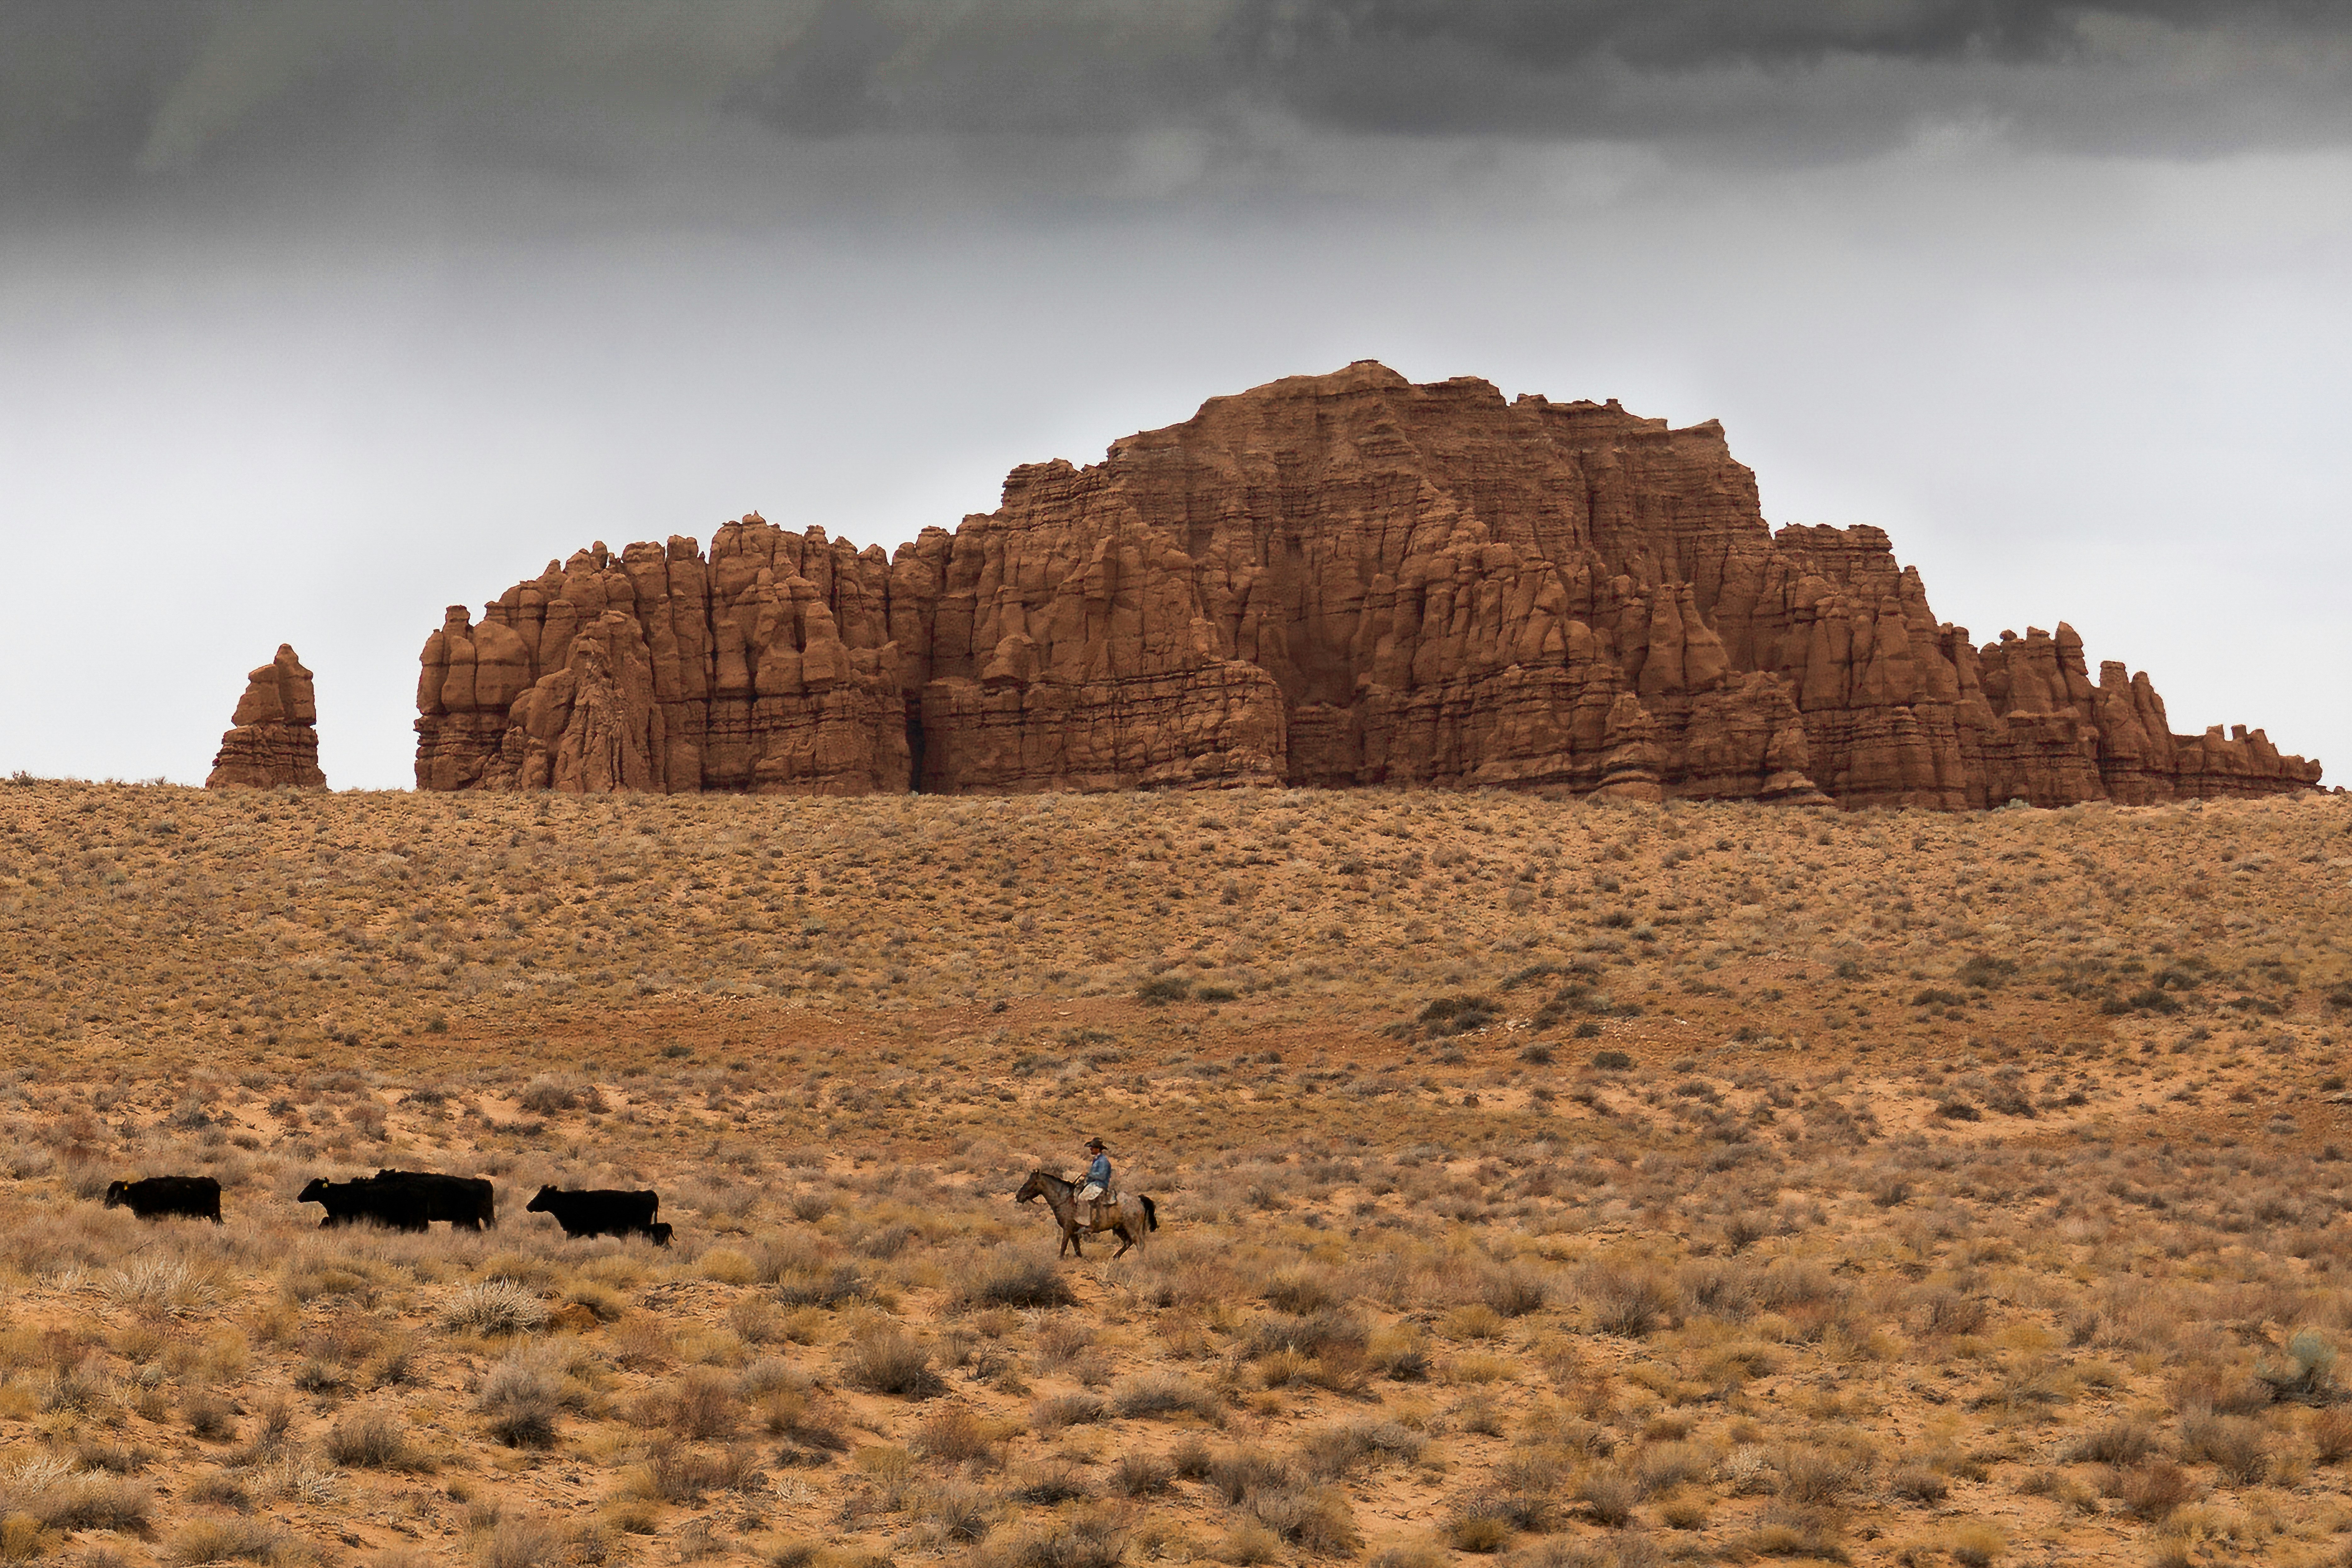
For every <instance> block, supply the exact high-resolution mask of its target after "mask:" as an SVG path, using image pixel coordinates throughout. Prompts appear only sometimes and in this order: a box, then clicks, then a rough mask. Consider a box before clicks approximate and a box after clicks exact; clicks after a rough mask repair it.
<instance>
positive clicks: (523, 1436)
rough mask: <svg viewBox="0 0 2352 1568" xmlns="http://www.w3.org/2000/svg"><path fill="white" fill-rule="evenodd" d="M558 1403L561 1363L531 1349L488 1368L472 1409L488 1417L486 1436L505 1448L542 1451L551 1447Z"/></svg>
mask: <svg viewBox="0 0 2352 1568" xmlns="http://www.w3.org/2000/svg"><path fill="white" fill-rule="evenodd" d="M562 1404H563V1373H562V1363H561V1361H560V1360H559V1359H558V1358H557V1357H556V1356H555V1355H553V1354H551V1353H550V1352H548V1351H547V1350H545V1349H532V1350H519V1351H516V1352H514V1353H512V1354H510V1355H509V1356H508V1357H507V1358H506V1359H505V1360H503V1361H501V1362H499V1363H498V1365H496V1366H494V1367H492V1368H491V1369H490V1375H489V1376H488V1377H487V1378H485V1379H484V1380H483V1382H482V1391H481V1394H479V1396H478V1397H477V1399H476V1400H475V1408H476V1409H477V1410H478V1411H480V1412H481V1413H482V1414H483V1415H487V1416H488V1417H489V1430H490V1436H493V1437H496V1438H497V1439H498V1440H499V1442H501V1443H504V1444H505V1445H506V1446H507V1447H509V1448H546V1447H552V1446H553V1445H554V1442H555V1415H556V1412H557V1411H558V1410H560V1409H561V1408H562Z"/></svg>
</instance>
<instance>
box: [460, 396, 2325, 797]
mask: <svg viewBox="0 0 2352 1568" xmlns="http://www.w3.org/2000/svg"><path fill="white" fill-rule="evenodd" d="M417 708H418V710H419V713H420V714H421V717H420V718H419V719H418V721H417V731H418V736H419V740H418V746H417V763H416V776H417V784H418V785H419V787H421V788H426V789H469V788H557V789H577V790H604V789H652V790H663V791H673V792H675V791H693V790H774V791H793V792H800V793H812V794H862V793H866V792H868V791H877V790H881V791H891V790H905V789H908V788H921V789H924V790H929V791H940V792H955V791H1000V792H1006V791H1024V790H1045V789H1129V788H1142V787H1152V786H1167V785H1202V784H1315V785H1326V786H1344V785H1349V784H1428V785H1435V786H1444V787H1467V786H1476V785H1505V786H1514V787H1551V788H1558V789H1561V790H1565V791H1572V792H1576V793H1602V794H1610V795H1626V796H1632V797H1636V798H1646V799H1657V798H1662V797H1665V796H1675V797H1717V798H1738V799H1768V800H1787V801H1795V802H1805V801H1816V802H1817V801H1821V800H1822V799H1824V798H1826V799H1831V800H1834V801H1836V802H1837V803H1839V804H1841V805H1848V806H1861V805H1910V806H1921V807H1929V808H1935V809H1941V810H1960V809H1966V808H1969V807H1979V806H1985V805H2000V804H2002V803H2003V802H2006V801H2008V800H2011V799H2022V800H2026V801H2029V802H2032V803H2033V804H2036V805H2067V804H2073V803H2075V802H2080V801H2086V800H2099V799H2113V800H2116V801H2118V802H2122V803H2125V804H2146V803H2149V802H2154V801H2160V800H2167V799H2171V798H2175V797H2181V796H2209V795H2253V794H2265V793H2271V792H2274V791H2279V790H2288V789H2300V788H2305V787H2308V786H2309V785H2311V784H2315V782H2316V781H2317V779H2318V776H2319V766H2318V764H2317V763H2308V762H2305V761H2304V760H2302V759H2300V758H2295V757H2283V756H2281V755H2280V754H2279V753H2278V752H2277V751H2276V750H2275V749H2273V747H2272V746H2271V744H2270V743H2269V742H2268V741H2267V740H2266V739H2265V738H2264V737H2263V733H2262V731H2253V732H2252V734H2248V733H2247V732H2246V731H2244V730H2243V729H2242V728H2241V729H2239V730H2236V731H2233V732H2232V733H2231V735H2229V736H2226V737H2225V736H2224V735H2222V734H2221V731H2220V730H2219V729H2218V728H2217V729H2215V730H2211V731H2207V733H2206V734H2204V735H2202V736H2199V737H2183V736H2176V735H2174V734H2172V733H2171V731H2170V730H2169V728H2168V724H2167V722H2166V720H2165V715H2164V704H2163V702H2162V700H2161V699H2159V698H2158V696H2157V694H2156V692H2155V691H2154V689H2152V688H2151V687H2150V686H2149V685H2148V682H2147V677H2146V676H2145V675H2140V676H2131V675H2129V674H2128V673H2127V672H2126V669H2125V668H2124V667H2123V666H2122V665H2119V664H2107V665H2105V666H2103V667H2102V668H2101V672H2100V678H2099V681H2098V684H2097V685H2093V684H2092V683H2091V681H2090V679H2089V678H2088V675H2087V672H2086V671H2085V668H2084V658H2083V648H2082V642H2081V639H2080V638H2079V637H2076V636H2075V634H2074V629H2073V628H2072V627H2071V626H2065V625H2063V623H2062V624H2061V625H2060V626H2059V627H2058V629H2057V631H2056V633H2055V635H2054V636H2053V635H2052V634H2049V633H2045V632H2043V631H2041V630H2039V629H2033V630H2029V631H2028V632H2027V634H2026V635H2025V636H2024V637H2017V636H2015V635H2014V634H2013V633H2009V632H2004V633H2002V634H2001V637H2000V640H1999V641H1997V642H1995V643H1991V644H1989V645H1987V646H1985V647H1977V646H1976V645H1975V644H1974V643H1973V642H1972V641H1971V640H1970V638H1969V635H1968V632H1967V630H1966V629H1965V628H1963V627H1958V626H1950V625H1948V624H1944V623H1939V622H1938V621H1937V619H1936V617H1935V615H1934V613H1933V612H1932V611H1931V610H1930V609H1929V608H1928V605H1927V592H1926V590H1925V588H1924V587H1923V586H1922V585H1921V584H1920V581H1919V576H1918V574H1917V573H1916V571H1914V570H1912V569H1910V568H1908V567H1904V566H1901V565H1899V564H1898V563H1896V561H1895V554H1894V551H1893V549H1892V547H1891V545H1890V544H1889V542H1888V541H1887V538H1886V536H1885V534H1884V533H1883V532H1881V531H1878V530H1877V529H1874V528H1848V529H1833V528H1803V527H1792V528H1784V529H1781V530H1780V531H1779V532H1778V533H1775V532H1773V531H1771V530H1770V529H1769V528H1768V527H1767V525H1766V524H1765V522H1764V521H1763V517H1762V514H1761V512H1760V510H1759V506H1758V501H1757V494H1756V484H1755V479H1754V476H1753V475H1751V474H1750V473H1749V472H1748V469H1746V468H1743V467H1741V466H1740V465H1739V464H1738V463H1737V462H1735V461H1734V460H1733V459H1732V458H1731V455H1730V451H1729V449H1728V447H1727V446H1726V444H1725V440H1724V436H1723V431H1722V429H1721V427H1720V426H1717V425H1715V424H1713V423H1712V422H1710V423H1708V424H1706V425H1699V426H1692V427H1690V428H1688V429H1682V430H1671V429H1668V428H1667V427H1666V426H1665V425H1664V423H1663V422H1662V421H1658V420H1653V419H1643V418H1640V417H1638V416H1633V415H1631V414H1628V413H1626V412H1625V411H1624V410H1623V409H1622V408H1620V407H1618V406H1617V405H1616V404H1615V403H1614V402H1611V403H1608V404H1593V403H1569V404H1556V403H1551V402H1549V401H1547V400H1545V399H1542V398H1538V397H1522V398H1520V399H1518V400H1517V402H1511V403H1507V402H1506V401H1505V400H1504V399H1503V397H1502V395H1500V394H1499V393H1497V392H1496V389H1495V388H1494V387H1493V386H1491V385H1489V384H1487V383H1486V382H1483V381H1476V380H1471V379H1466V378H1465V379H1457V380H1454V381H1448V382H1442V383H1436V384H1429V385H1415V384H1412V383H1410V382H1407V381H1406V380H1405V379H1404V378H1403V377H1402V376H1400V375H1398V374H1395V373H1394V372H1392V371H1390V370H1388V369H1386V368H1385V367H1383V366H1381V365H1378V364H1374V363H1369V362H1367V363H1358V364H1353V365H1350V366H1349V367H1348V368H1347V369H1345V370H1342V371H1339V372H1337V373H1335V374H1330V375H1322V376H1303V377H1297V378H1295V379H1291V380H1287V381H1280V382H1276V383H1274V384H1270V385H1267V386H1262V387H1258V388H1256V389H1255V390H1253V391H1250V392H1247V393H1244V394H1241V395H1237V396H1233V397H1222V398H1216V399H1213V400H1212V401H1211V402H1210V403H1208V404H1207V405H1204V406H1203V407H1202V409H1201V411H1200V412H1199V413H1198V414H1196V415H1195V416H1193V417H1192V418H1191V419H1189V420H1187V421H1185V422H1184V423H1183V424H1181V425H1175V426H1169V427H1168V428H1166V429H1163V430H1155V431H1150V432H1146V433H1144V434H1142V435H1138V436H1133V437H1129V438H1127V439H1126V440H1124V441H1121V442H1119V443H1118V444H1117V445H1116V446H1114V447H1112V448H1111V450H1110V452H1109V454H1108V456H1107V457H1106V458H1105V459H1104V460H1103V461H1102V462H1101V463H1099V464H1097V465H1094V466H1092V467H1089V468H1073V467H1072V466H1071V465H1069V464H1068V463H1066V462H1052V463H1045V464H1036V465H1032V466H1028V467H1024V468H1016V469H1015V470H1013V474H1012V476H1011V477H1010V478H1009V479H1007V480H1006V481H1005V486H1004V499H1003V505H1002V506H1000V507H999V508H998V509H997V510H995V511H994V512H992V513H990V514H988V515H986V516H974V517H969V518H966V519H965V520H964V521H963V525H962V526H961V528H960V529H958V530H957V531H954V532H953V533H950V532H948V531H944V530H941V529H936V528H934V529H927V530H925V531H924V532H923V534H922V536H921V537H920V538H919V539H917V540H915V541H914V542H910V543H908V544H906V545H903V546H901V547H900V548H899V550H898V552H897V553H896V555H895V556H886V555H885V554H884V553H883V552H882V551H881V550H879V549H878V548H873V547H868V548H867V549H866V550H863V551H860V550H856V549H855V548H853V547H852V546H851V545H849V544H848V543H847V542H844V541H836V540H832V539H829V538H827V536H826V535H825V533H824V531H823V530H822V529H811V530H809V531H807V532H805V533H800V534H795V533H789V532H785V531H782V530H781V529H778V528H776V527H774V526H773V525H772V524H770V523H768V522H766V521H764V520H762V519H761V518H760V517H758V516H757V515H756V514H755V515H751V516H747V517H745V518H744V519H743V520H741V521H739V522H730V523H728V524H726V525H724V526H723V527H721V528H720V529H719V532H718V535H717V537H716V538H715V539H713V541H712V542H711V547H710V551H709V555H708V557H707V558H706V557H705V556H704V555H703V554H702V553H701V552H699V551H698V548H697V546H696V542H695V541H693V540H691V539H685V538H672V539H670V540H669V541H668V542H667V544H666V545H655V544H633V545H631V546H629V547H628V549H626V550H625V551H623V552H620V553H619V554H618V555H615V554H614V553H613V552H610V551H608V550H607V549H606V548H605V547H604V545H603V544H601V543H599V544H597V545H596V546H595V547H594V548H593V549H591V550H587V551H583V552H579V553H577V554H574V555H573V556H572V558H571V560H570V561H568V562H565V563H562V564H558V563H553V562H551V563H549V564H548V569H547V570H546V572H544V573H542V574H541V575H540V576H539V577H538V578H537V579H535V580H533V581H530V582H527V583H522V584H517V585H516V586H515V587H513V588H510V589H509V590H508V591H507V592H506V593H505V594H504V595H501V596H500V597H499V599H498V600H497V601H496V602H495V603H493V604H492V605H489V606H488V610H487V612H486V614H485V616H484V619H483V621H482V622H481V624H479V625H476V624H474V623H473V622H472V620H471V618H470V616H468V614H467V611H466V609H465V608H464V607H463V606H455V607H452V608H451V610H450V611H449V615H448V619H447V621H446V624H445V625H444V626H443V627H442V628H441V630H439V631H437V632H436V633H434V634H433V636H432V637H431V638H430V639H429V640H428V641H427V642H426V644H425V654H424V674H423V679H422V680H421V681H420V684H419V687H418V691H417Z"/></svg>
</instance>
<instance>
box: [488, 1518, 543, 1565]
mask: <svg viewBox="0 0 2352 1568" xmlns="http://www.w3.org/2000/svg"><path fill="white" fill-rule="evenodd" d="M563 1557H564V1543H563V1537H562V1533H561V1532H560V1531H558V1530H557V1529H556V1528H555V1526H554V1524H553V1523H552V1522H551V1521H548V1520H544V1519H537V1518H526V1517H524V1516H522V1515H519V1514H518V1515H509V1517H507V1518H504V1519H501V1520H499V1521H498V1522H497V1523H495V1524H493V1525H492V1526H490V1528H489V1529H488V1530H486V1531H483V1532H482V1533H481V1534H480V1535H479V1536H478V1537H477V1538H476V1540H475V1542H474V1558H475V1561H476V1562H478V1563H480V1564H481V1568H548V1565H549V1564H551V1563H560V1562H562V1560H563Z"/></svg>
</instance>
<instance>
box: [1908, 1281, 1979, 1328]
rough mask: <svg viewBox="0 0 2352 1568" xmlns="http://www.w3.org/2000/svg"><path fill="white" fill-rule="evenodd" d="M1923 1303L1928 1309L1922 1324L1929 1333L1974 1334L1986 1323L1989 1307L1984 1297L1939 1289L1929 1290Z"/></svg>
mask: <svg viewBox="0 0 2352 1568" xmlns="http://www.w3.org/2000/svg"><path fill="white" fill-rule="evenodd" d="M1923 1304H1924V1306H1925V1307H1926V1309H1927V1310H1926V1318H1925V1321H1924V1322H1923V1324H1922V1325H1921V1326H1922V1327H1923V1328H1924V1329H1925V1330H1926V1331H1927V1332H1928V1333H1931V1334H1950V1335H1958V1334H1973V1333H1975V1332H1977V1331H1979V1330H1980V1329H1982V1328H1983V1327H1984V1325H1985V1317H1986V1312H1987V1309H1986V1306H1985V1303H1984V1300H1983V1298H1982V1297H1979V1296H1970V1295H1966V1294H1963V1293H1962V1292H1960V1291H1958V1290H1953V1289H1935V1290H1930V1291H1929V1292H1927V1296H1926V1297H1925V1299H1924V1301H1923Z"/></svg>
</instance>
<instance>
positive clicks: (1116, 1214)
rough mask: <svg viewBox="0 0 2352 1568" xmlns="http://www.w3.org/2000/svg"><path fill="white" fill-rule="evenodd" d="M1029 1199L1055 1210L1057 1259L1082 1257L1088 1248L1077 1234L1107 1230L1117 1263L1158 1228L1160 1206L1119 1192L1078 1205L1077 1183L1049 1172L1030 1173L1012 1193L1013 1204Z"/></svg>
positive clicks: (1145, 1199) (1113, 1256)
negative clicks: (1113, 1238)
mask: <svg viewBox="0 0 2352 1568" xmlns="http://www.w3.org/2000/svg"><path fill="white" fill-rule="evenodd" d="M1031 1198H1043V1199H1045V1206H1046V1207H1047V1208H1049V1209H1052V1210H1053V1211H1054V1222H1055V1224H1056V1225H1059V1226H1061V1227H1062V1245H1061V1247H1059V1248H1058V1249H1057V1250H1056V1251H1055V1254H1054V1256H1055V1257H1056V1258H1061V1257H1065V1256H1066V1255H1068V1254H1069V1253H1072V1252H1075V1253H1076V1254H1077V1255H1078V1256H1079V1257H1080V1258H1084V1257H1085V1256H1086V1255H1087V1249H1086V1248H1085V1247H1083V1246H1081V1245H1079V1242H1078V1235H1079V1233H1080V1232H1082V1231H1105V1230H1107V1231H1109V1232H1110V1233H1111V1234H1112V1235H1113V1236H1116V1237H1118V1251H1117V1252H1114V1253H1112V1254H1111V1257H1112V1258H1113V1259H1114V1260H1116V1259H1118V1258H1124V1257H1126V1256H1127V1249H1128V1248H1129V1247H1139V1246H1141V1245H1142V1243H1143V1238H1144V1237H1145V1236H1146V1235H1148V1234H1150V1232H1152V1231H1155V1230H1158V1229H1159V1228H1160V1205H1157V1204H1155V1203H1153V1202H1152V1201H1151V1200H1150V1198H1148V1197H1146V1196H1144V1195H1143V1194H1141V1193H1121V1194H1118V1196H1117V1197H1115V1198H1113V1199H1111V1200H1110V1201H1109V1202H1108V1203H1097V1204H1081V1203H1079V1202H1078V1184H1077V1183H1076V1182H1070V1181H1065V1180H1063V1179H1062V1178H1061V1177H1059V1176H1057V1175H1055V1174H1054V1173H1052V1172H1051V1171H1032V1172H1030V1173H1029V1179H1028V1180H1027V1181H1025V1182H1024V1183H1022V1184H1021V1190H1020V1191H1019V1192H1017V1193H1015V1194H1013V1202H1014V1203H1016V1204H1025V1203H1027V1202H1028V1201H1029V1200H1030V1199H1031ZM1082 1210H1084V1211H1087V1212H1084V1213H1082V1212H1081V1211H1082Z"/></svg>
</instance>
